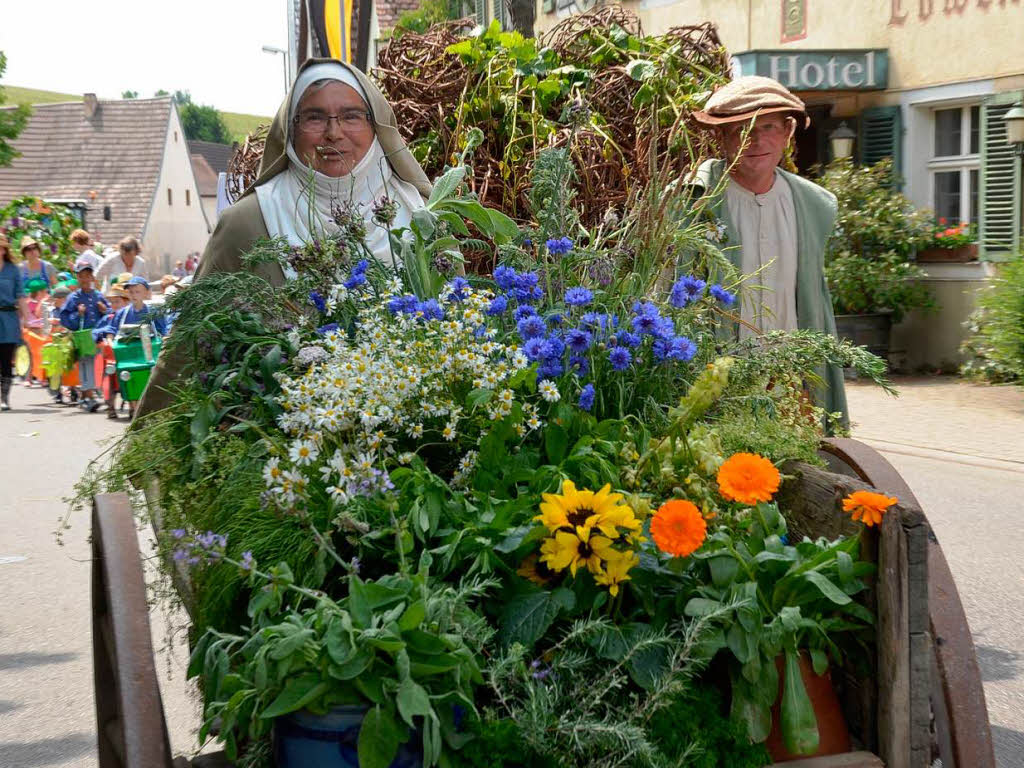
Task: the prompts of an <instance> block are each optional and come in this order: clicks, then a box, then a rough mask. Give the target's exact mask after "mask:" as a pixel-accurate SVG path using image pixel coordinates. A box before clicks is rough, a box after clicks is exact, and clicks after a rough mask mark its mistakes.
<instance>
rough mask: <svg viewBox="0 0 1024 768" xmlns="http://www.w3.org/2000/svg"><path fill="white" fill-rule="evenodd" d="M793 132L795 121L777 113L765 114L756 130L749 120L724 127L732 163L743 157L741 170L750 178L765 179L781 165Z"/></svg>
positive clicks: (738, 168) (738, 166) (726, 146)
mask: <svg viewBox="0 0 1024 768" xmlns="http://www.w3.org/2000/svg"><path fill="white" fill-rule="evenodd" d="M748 129H749V131H748ZM792 133H793V122H792V119H791V118H789V117H787V116H786V115H783V114H778V113H775V114H771V115H761V116H760V117H758V118H757V119H756V120H755V121H754V125H753V127H751V125H750V121H749V120H747V121H743V122H737V123H728V124H726V125H724V126H723V127H722V143H723V144H724V145H725V153H726V156H727V159H728V160H729V162H730V163H731V162H732V161H733V160H735V159H736V157H737V156H738V157H739V161H738V162H737V163H736V170H737V171H739V172H741V173H744V174H746V175H750V176H763V175H766V174H768V173H770V172H772V171H773V170H774V169H775V167H776V166H777V165H778V164H779V162H781V160H782V155H783V153H784V152H785V151H786V145H787V144H789V138H790V136H791V135H792ZM744 134H746V135H744ZM744 139H746V146H744ZM741 148H742V151H743V154H742V155H740V150H741Z"/></svg>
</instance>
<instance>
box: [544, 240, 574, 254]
mask: <svg viewBox="0 0 1024 768" xmlns="http://www.w3.org/2000/svg"><path fill="white" fill-rule="evenodd" d="M544 245H545V246H547V249H548V253H550V254H551V255H552V256H560V255H563V254H566V253H568V252H569V251H571V250H572V240H570V239H569V238H568V237H554V238H551V239H549V240H548V241H547V242H546V243H544Z"/></svg>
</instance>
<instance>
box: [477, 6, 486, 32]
mask: <svg viewBox="0 0 1024 768" xmlns="http://www.w3.org/2000/svg"><path fill="white" fill-rule="evenodd" d="M476 23H477V24H479V25H480V26H482V27H486V26H487V0H476Z"/></svg>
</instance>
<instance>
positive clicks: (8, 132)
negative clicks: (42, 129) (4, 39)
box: [0, 51, 32, 168]
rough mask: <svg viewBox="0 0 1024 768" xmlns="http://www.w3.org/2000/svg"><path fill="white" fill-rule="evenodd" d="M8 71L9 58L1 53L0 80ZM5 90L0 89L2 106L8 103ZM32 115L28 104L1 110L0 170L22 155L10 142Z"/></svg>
mask: <svg viewBox="0 0 1024 768" xmlns="http://www.w3.org/2000/svg"><path fill="white" fill-rule="evenodd" d="M5 69H7V57H6V56H5V55H4V52H3V51H0V80H2V79H3V76H4V70H5ZM6 100H7V99H6V96H5V95H4V89H3V88H2V87H0V104H3V103H4V102H5V101H6ZM31 114H32V108H31V107H29V106H28V105H27V104H19V105H18V106H16V107H14V108H13V109H0V168H4V167H6V166H9V165H10V164H11V161H12V160H14V158H16V157H21V153H20V152H18V151H17V150H15V149H14V147H12V146H11V145H10V143H9V142H11V141H14V140H15V139H16V138H18V136H19V135H20V134H21V132H22V131H23V130H25V126H26V125H27V124H28V118H29V116H30V115H31Z"/></svg>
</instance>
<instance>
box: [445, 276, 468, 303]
mask: <svg viewBox="0 0 1024 768" xmlns="http://www.w3.org/2000/svg"><path fill="white" fill-rule="evenodd" d="M449 285H450V287H451V293H450V294H449V295H448V300H449V301H463V300H464V299H465V298H466V296H468V294H467V293H466V291H468V290H469V280H467V279H466V278H464V277H456V278H454V279H453V280H452V281H451V283H450V284H449Z"/></svg>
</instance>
